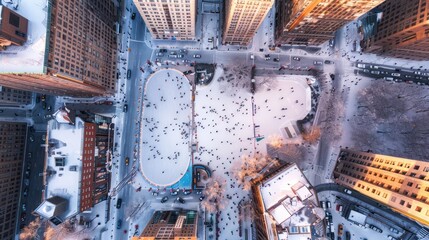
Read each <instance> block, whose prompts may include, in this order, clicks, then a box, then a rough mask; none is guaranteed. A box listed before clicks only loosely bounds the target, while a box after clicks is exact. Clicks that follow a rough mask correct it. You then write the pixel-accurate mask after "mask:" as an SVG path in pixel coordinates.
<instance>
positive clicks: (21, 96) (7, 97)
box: [0, 86, 33, 106]
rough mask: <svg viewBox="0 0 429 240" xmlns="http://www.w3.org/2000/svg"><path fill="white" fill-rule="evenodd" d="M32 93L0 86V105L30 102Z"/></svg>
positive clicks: (20, 104) (16, 104)
mask: <svg viewBox="0 0 429 240" xmlns="http://www.w3.org/2000/svg"><path fill="white" fill-rule="evenodd" d="M32 98H33V93H31V92H27V91H22V90H17V89H12V88H8V87H3V86H0V106H22V105H29V104H31V102H32Z"/></svg>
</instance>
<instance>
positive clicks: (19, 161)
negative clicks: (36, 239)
mask: <svg viewBox="0 0 429 240" xmlns="http://www.w3.org/2000/svg"><path fill="white" fill-rule="evenodd" d="M26 134H27V125H26V124H24V123H12V122H0V146H1V147H0V193H1V196H2V197H1V198H0V238H1V239H14V235H15V229H16V220H17V215H18V209H19V198H20V194H21V176H22V166H23V161H24V152H25V142H26Z"/></svg>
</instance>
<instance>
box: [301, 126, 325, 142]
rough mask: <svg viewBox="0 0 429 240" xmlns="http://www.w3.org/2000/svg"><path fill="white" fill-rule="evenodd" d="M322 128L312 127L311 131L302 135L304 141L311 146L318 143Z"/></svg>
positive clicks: (308, 130)
mask: <svg viewBox="0 0 429 240" xmlns="http://www.w3.org/2000/svg"><path fill="white" fill-rule="evenodd" d="M320 133H321V130H320V127H319V126H311V127H310V129H306V130H305V132H303V133H302V139H304V141H306V142H307V143H309V144H313V143H316V142H317V141H318V140H319V138H320Z"/></svg>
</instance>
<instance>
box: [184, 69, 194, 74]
mask: <svg viewBox="0 0 429 240" xmlns="http://www.w3.org/2000/svg"><path fill="white" fill-rule="evenodd" d="M191 73H193V72H192V70H187V71H184V72H183V74H185V75H188V74H191Z"/></svg>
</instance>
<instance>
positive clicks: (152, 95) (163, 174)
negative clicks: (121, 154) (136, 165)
mask: <svg viewBox="0 0 429 240" xmlns="http://www.w3.org/2000/svg"><path fill="white" fill-rule="evenodd" d="M144 98H145V99H144V106H143V118H142V120H141V121H142V125H143V126H144V127H143V128H142V129H143V130H142V148H141V150H140V151H141V154H142V158H141V159H140V160H141V171H142V173H143V175H144V176H145V178H146V179H147V180H148V181H149V182H151V183H152V184H153V185H155V186H160V187H165V186H170V185H173V184H174V183H176V182H178V181H179V180H180V178H182V176H183V175H184V174H185V173H186V171H187V169H188V166H189V163H190V160H191V152H190V137H191V134H190V125H191V124H190V123H191V114H192V111H191V110H192V109H191V107H192V106H191V85H190V83H189V81H188V79H187V78H186V77H185V76H184V75H183V73H181V72H180V71H177V70H174V69H163V70H159V71H157V72H156V73H154V74H153V75H152V76H151V77H150V78H149V79H148V81H147V83H146V87H145V95H144ZM172 139H174V141H172Z"/></svg>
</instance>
